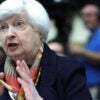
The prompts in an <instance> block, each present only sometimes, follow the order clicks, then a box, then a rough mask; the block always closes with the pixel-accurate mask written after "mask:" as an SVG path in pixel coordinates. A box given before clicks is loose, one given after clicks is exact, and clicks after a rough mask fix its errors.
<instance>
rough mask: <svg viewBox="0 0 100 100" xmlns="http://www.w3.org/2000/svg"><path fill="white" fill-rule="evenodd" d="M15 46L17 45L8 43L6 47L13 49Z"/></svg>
mask: <svg viewBox="0 0 100 100" xmlns="http://www.w3.org/2000/svg"><path fill="white" fill-rule="evenodd" d="M17 45H18V44H17V43H8V47H15V46H17Z"/></svg>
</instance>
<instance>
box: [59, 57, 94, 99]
mask: <svg viewBox="0 0 100 100" xmlns="http://www.w3.org/2000/svg"><path fill="white" fill-rule="evenodd" d="M58 75H59V77H60V80H61V81H62V82H61V83H62V86H63V93H64V98H65V100H92V98H91V96H90V93H89V90H88V87H87V85H86V79H85V70H84V67H83V65H82V64H80V63H79V62H77V61H75V60H73V59H70V58H59V60H58Z"/></svg>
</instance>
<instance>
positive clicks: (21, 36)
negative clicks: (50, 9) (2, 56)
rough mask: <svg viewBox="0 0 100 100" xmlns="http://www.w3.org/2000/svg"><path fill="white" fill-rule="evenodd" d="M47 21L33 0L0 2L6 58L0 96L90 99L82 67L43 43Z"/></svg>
mask: <svg viewBox="0 0 100 100" xmlns="http://www.w3.org/2000/svg"><path fill="white" fill-rule="evenodd" d="M49 27H50V21H49V18H48V15H47V13H46V11H45V9H44V8H43V6H42V5H41V4H40V3H38V2H37V1H35V0H6V1H4V2H3V3H2V4H1V5H0V38H1V42H2V45H3V49H4V51H5V53H6V54H7V58H6V60H5V62H4V63H2V64H1V66H0V72H1V73H0V78H1V79H2V80H3V79H4V81H5V82H6V83H7V84H8V85H9V87H11V88H12V89H13V91H14V92H15V93H16V96H14V95H11V94H10V92H11V91H10V92H9V91H8V90H7V89H6V88H4V87H3V86H2V85H0V95H1V96H0V100H10V98H12V99H16V100H80V99H81V100H91V97H90V94H89V92H88V89H87V86H86V84H85V77H84V76H85V75H84V68H83V67H82V66H81V64H79V63H78V62H76V61H74V60H72V59H71V58H68V57H67V58H62V57H58V56H56V55H55V53H54V52H53V51H51V50H50V49H49V48H48V46H47V45H46V44H45V43H43V39H45V37H46V35H47V33H48V32H49Z"/></svg>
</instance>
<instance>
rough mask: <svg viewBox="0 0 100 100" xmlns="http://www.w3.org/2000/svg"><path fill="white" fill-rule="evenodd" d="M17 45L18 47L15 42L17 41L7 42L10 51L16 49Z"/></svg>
mask: <svg viewBox="0 0 100 100" xmlns="http://www.w3.org/2000/svg"><path fill="white" fill-rule="evenodd" d="M17 47H18V44H17V43H8V49H9V50H10V51H14V50H16V49H17Z"/></svg>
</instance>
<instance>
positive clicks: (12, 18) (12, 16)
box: [0, 13, 28, 23]
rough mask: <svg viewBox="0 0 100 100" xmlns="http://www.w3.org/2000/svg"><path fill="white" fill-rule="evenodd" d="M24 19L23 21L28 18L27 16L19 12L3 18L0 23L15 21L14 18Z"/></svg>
mask: <svg viewBox="0 0 100 100" xmlns="http://www.w3.org/2000/svg"><path fill="white" fill-rule="evenodd" d="M18 19H19V20H20V19H21V20H24V21H27V20H28V18H27V15H26V14H25V13H19V14H13V15H11V16H9V17H7V18H5V19H3V20H0V23H2V22H9V21H15V20H18Z"/></svg>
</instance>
